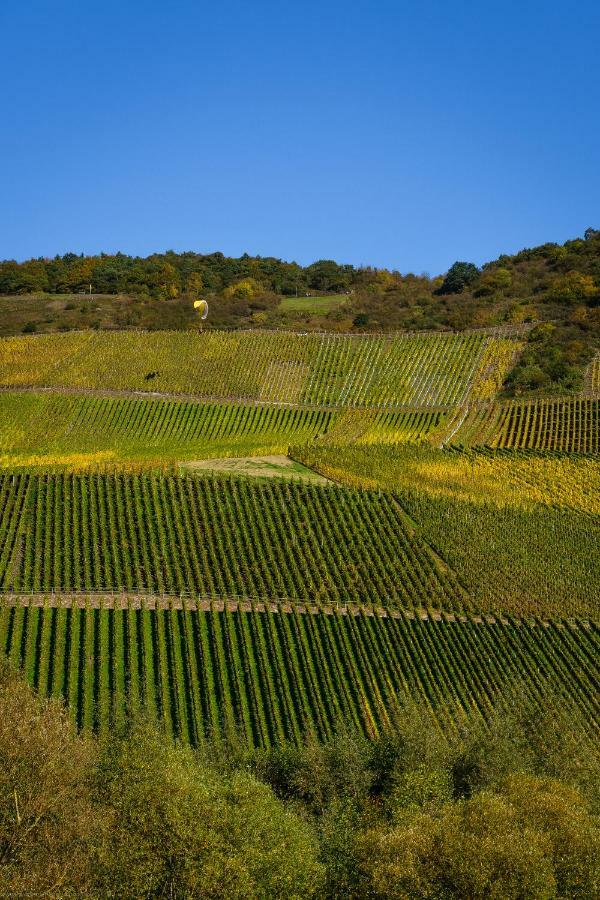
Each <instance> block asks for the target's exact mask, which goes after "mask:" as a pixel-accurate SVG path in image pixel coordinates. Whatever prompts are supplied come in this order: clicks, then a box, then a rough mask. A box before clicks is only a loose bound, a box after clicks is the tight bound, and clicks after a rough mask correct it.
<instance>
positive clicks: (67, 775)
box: [0, 670, 600, 900]
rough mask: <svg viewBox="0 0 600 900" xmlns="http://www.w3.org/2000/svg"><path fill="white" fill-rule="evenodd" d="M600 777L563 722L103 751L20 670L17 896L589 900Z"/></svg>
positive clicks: (15, 741)
mask: <svg viewBox="0 0 600 900" xmlns="http://www.w3.org/2000/svg"><path fill="white" fill-rule="evenodd" d="M547 699H549V698H547ZM599 767H600V760H599V758H598V752H597V744H594V743H592V742H591V741H590V740H588V739H586V738H585V737H583V736H582V734H581V732H580V730H579V727H578V726H577V725H574V724H573V723H572V722H571V721H570V720H569V717H568V715H567V714H566V713H564V712H561V711H560V708H559V707H553V706H550V707H548V709H547V712H541V713H540V711H539V710H538V709H536V710H535V712H534V711H533V710H531V709H530V708H529V707H528V705H527V703H524V702H519V703H518V704H516V705H515V707H514V709H513V710H510V709H509V710H505V711H504V712H503V713H502V715H499V716H496V717H495V718H494V720H493V721H492V722H490V724H489V726H488V728H487V729H485V730H484V729H482V728H481V727H480V726H478V725H475V724H471V725H467V726H466V727H464V728H463V729H462V730H461V731H460V732H455V733H453V734H452V735H448V736H446V737H444V736H442V735H441V733H440V731H439V730H438V729H436V728H435V726H434V725H433V724H432V723H431V721H429V720H428V719H427V718H424V717H423V716H421V715H420V713H419V710H418V708H416V707H414V706H408V707H405V708H403V709H399V710H398V712H397V715H396V718H395V721H394V726H393V728H392V729H390V730H388V731H387V732H386V733H385V734H382V735H381V736H380V737H379V738H377V739H372V740H370V741H366V740H364V739H363V738H362V737H361V736H360V734H357V733H356V732H354V731H353V730H352V729H345V730H341V731H340V732H339V733H338V734H337V735H335V736H333V737H332V738H330V739H329V740H327V741H326V742H324V743H322V744H317V743H315V742H313V741H310V740H309V741H308V742H305V743H303V744H301V745H299V746H298V747H285V748H282V747H280V748H276V749H272V750H261V751H248V750H244V749H242V748H241V747H240V746H239V745H237V744H236V743H235V742H233V743H232V742H229V743H223V742H217V743H215V742H205V743H203V744H202V746H201V747H200V748H199V749H198V750H197V751H192V750H191V749H188V748H184V747H182V746H179V745H175V744H173V743H172V742H171V741H170V740H169V739H168V738H167V737H166V736H165V735H163V734H161V733H160V732H158V731H156V730H155V729H154V728H152V727H151V726H150V725H149V724H147V723H145V722H144V720H143V719H142V720H139V719H138V720H134V721H133V722H131V723H130V725H129V727H128V728H127V729H117V730H116V731H114V732H112V733H111V735H109V736H107V737H106V738H105V739H103V740H102V741H100V742H99V741H97V740H93V739H90V738H89V737H82V736H78V735H76V734H75V732H74V730H73V728H72V726H71V725H70V722H69V720H68V719H67V718H66V717H65V716H64V714H63V712H62V709H61V707H60V705H59V704H57V703H56V701H51V702H49V703H48V702H44V701H40V700H39V699H37V698H36V697H35V696H34V695H33V694H32V693H31V692H30V690H29V689H28V688H27V687H26V686H25V685H24V684H23V683H22V682H21V681H20V680H19V679H18V678H17V677H16V676H15V675H13V674H12V673H10V672H7V671H6V670H3V671H2V673H1V675H0V847H1V849H2V854H1V856H0V889H1V890H2V892H3V893H5V894H6V895H7V896H32V895H43V896H61V897H81V896H86V897H102V898H106V897H108V898H111V897H123V896H127V897H134V896H135V897H138V896H153V897H164V896H170V897H174V898H183V897H190V896H195V897H207V898H208V897H212V898H232V897H233V898H250V897H274V898H304V897H311V896H318V897H326V898H328V897H331V898H334V897H341V896H344V897H350V898H357V900H358V898H367V897H369V898H376V900H378V898H381V900H383V898H389V897H398V898H412V897H414V898H419V897H420V898H423V897H439V896H444V897H448V898H457V900H458V898H461V900H462V898H464V897H467V896H468V897H471V898H473V900H483V898H484V897H485V898H487V897H497V898H503V900H518V898H523V897H532V898H533V897H535V898H541V897H543V898H547V900H553V898H561V900H567V898H569V900H570V898H573V897H580V898H582V900H591V898H593V897H595V896H597V894H598V890H599V887H600V885H599V883H598V870H597V865H596V863H597V859H598V854H599V852H600V828H599V823H598V809H599V806H598V802H599V797H598V793H597V785H598V783H599V778H598V775H599Z"/></svg>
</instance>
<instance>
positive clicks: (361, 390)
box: [0, 331, 518, 408]
mask: <svg viewBox="0 0 600 900" xmlns="http://www.w3.org/2000/svg"><path fill="white" fill-rule="evenodd" d="M517 346H518V345H517V344H516V343H515V341H512V340H509V339H506V338H495V337H489V336H486V335H483V334H472V333H471V334H432V335H405V336H402V335H387V336H383V335H376V336H370V337H366V338H359V337H356V336H351V335H314V334H293V333H288V334H283V333H268V332H266V333H265V332H255V331H249V332H218V331H211V332H207V333H205V334H197V333H192V332H161V333H158V332H157V333H148V334H139V333H135V332H114V333H107V332H97V333H89V332H79V333H77V332H75V333H70V334H66V335H40V336H36V337H25V336H24V337H19V338H4V339H2V340H0V384H3V385H5V386H18V385H30V386H35V385H39V386H55V387H75V388H102V389H108V390H121V391H123V390H138V391H162V392H170V393H181V394H193V395H196V396H199V397H206V398H207V399H217V398H219V399H237V400H240V401H244V400H247V401H250V400H262V401H270V402H283V403H299V404H302V403H304V404H311V405H326V406H329V407H346V406H359V407H373V406H375V407H384V408H387V407H390V408H393V407H398V406H403V405H408V404H410V405H413V406H417V405H422V406H443V405H450V406H451V405H454V404H459V403H464V402H466V400H467V399H468V396H469V393H470V391H471V390H473V391H475V396H476V398H477V399H478V400H483V399H486V398H492V397H493V396H494V395H495V394H496V392H497V390H498V387H499V385H500V384H501V383H502V380H503V377H504V375H505V374H506V371H507V370H508V368H509V367H510V365H511V363H512V359H513V357H514V353H515V348H516V347H517Z"/></svg>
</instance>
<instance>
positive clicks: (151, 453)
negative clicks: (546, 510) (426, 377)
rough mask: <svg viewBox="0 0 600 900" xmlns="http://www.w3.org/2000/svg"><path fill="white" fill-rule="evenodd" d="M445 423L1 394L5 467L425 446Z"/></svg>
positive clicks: (418, 414) (430, 416)
mask: <svg viewBox="0 0 600 900" xmlns="http://www.w3.org/2000/svg"><path fill="white" fill-rule="evenodd" d="M443 421H444V413H443V412H441V411H439V410H432V409H430V408H429V409H414V410H412V409H411V410H406V411H403V412H398V411H395V410H389V411H381V410H354V409H347V410H341V411H332V410H325V409H323V408H321V409H312V408H301V407H295V408H288V407H283V406H272V405H262V404H245V405H244V404H234V403H222V404H217V403H202V402H196V401H180V400H159V399H147V398H144V399H137V398H132V397H124V398H115V397H98V396H93V395H85V394H84V395H82V394H60V393H55V392H46V391H45V392H37V393H36V392H35V391H33V392H11V391H2V392H0V465H1V466H3V467H5V468H16V467H19V466H21V467H22V466H44V465H45V466H46V467H48V466H49V467H52V466H53V465H54V466H57V467H58V466H60V465H61V464H62V465H71V466H73V467H75V468H84V467H86V466H87V467H93V466H94V465H100V464H102V463H103V462H111V461H115V462H118V461H128V460H130V461H139V462H140V463H143V462H144V461H147V462H149V463H152V462H157V463H158V462H163V463H166V462H169V461H171V462H176V461H182V460H186V459H200V458H211V457H214V456H219V455H221V456H243V455H253V456H254V455H260V453H285V452H287V449H288V447H289V445H290V444H292V443H293V444H303V443H306V442H308V441H312V440H315V439H316V438H319V437H325V436H327V439H328V440H329V439H331V440H334V441H335V442H338V443H339V442H340V441H344V442H345V441H349V442H351V443H354V442H359V443H369V444H371V443H378V442H386V443H394V442H405V441H407V442H419V441H422V440H424V439H425V438H426V437H427V435H429V434H430V433H431V432H432V431H434V430H435V429H436V428H439V427H440V425H441V423H442V422H443Z"/></svg>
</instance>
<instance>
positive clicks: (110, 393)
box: [0, 384, 454, 412]
mask: <svg viewBox="0 0 600 900" xmlns="http://www.w3.org/2000/svg"><path fill="white" fill-rule="evenodd" d="M0 393H2V394H62V395H64V396H81V395H83V396H86V397H107V398H114V399H116V400H119V399H121V400H127V399H130V400H173V401H179V402H182V403H199V404H203V403H230V404H235V405H243V406H265V407H271V406H277V407H281V408H282V409H307V410H311V411H314V412H337V411H343V410H347V409H368V410H370V411H373V412H410V411H415V410H422V409H423V408H424V407H423V404H415V403H402V404H397V405H395V406H394V405H386V406H378V405H373V406H371V405H369V406H360V405H357V406H354V405H352V404H335V403H329V404H323V403H294V402H293V401H287V400H258V399H256V398H252V397H240V396H233V395H227V396H225V395H220V394H182V393H177V392H173V391H142V390H133V389H127V390H116V389H114V388H88V387H74V386H72V385H61V384H58V385H51V384H44V385H36V384H16V385H11V384H0ZM426 408H427V409H430V410H431V411H432V412H448V411H449V410H452V409H454V407H453V406H447V405H432V406H428V405H426Z"/></svg>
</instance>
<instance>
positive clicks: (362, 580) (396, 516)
mask: <svg viewBox="0 0 600 900" xmlns="http://www.w3.org/2000/svg"><path fill="white" fill-rule="evenodd" d="M0 546H2V554H1V555H0V586H2V588H3V589H4V590H20V591H32V590H33V591H39V590H44V591H47V590H55V591H69V590H111V591H120V590H127V591H149V592H159V593H163V592H167V593H169V592H173V593H179V592H181V591H187V592H193V593H197V594H203V595H209V596H214V597H217V596H222V595H231V594H234V595H235V594H237V595H243V596H249V597H260V598H263V597H283V598H295V599H299V600H303V599H311V600H323V601H325V600H327V601H329V602H347V601H359V602H373V601H375V600H377V601H378V602H379V603H382V604H390V605H405V606H414V605H437V606H440V607H445V608H449V609H455V608H462V606H463V605H464V604H465V603H468V598H467V597H466V594H465V592H464V591H463V589H462V588H461V587H460V585H459V584H458V581H457V579H456V577H455V575H454V574H453V573H452V572H451V571H450V569H449V568H448V567H447V566H445V565H444V564H443V563H442V562H441V561H440V560H439V559H438V558H437V557H436V555H435V554H434V553H433V552H432V551H431V550H430V548H429V547H428V546H427V545H426V544H425V542H424V541H423V540H422V539H421V538H420V537H419V536H418V535H417V534H416V533H415V532H414V530H413V529H412V527H411V526H410V524H409V522H408V520H407V519H406V517H405V515H404V514H403V513H402V511H401V510H400V508H399V507H398V504H397V503H396V501H395V500H394V498H393V496H392V495H390V494H387V493H381V492H369V491H351V490H348V489H345V488H340V487H334V486H332V487H320V486H314V485H308V484H301V483H298V482H281V481H274V482H272V483H270V484H266V483H262V482H252V481H250V480H245V479H242V478H231V479H228V478H220V477H194V476H181V477H180V476H177V475H159V474H142V475H133V474H125V473H118V474H113V475H109V474H104V475H26V474H23V475H14V474H13V475H4V476H0Z"/></svg>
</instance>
